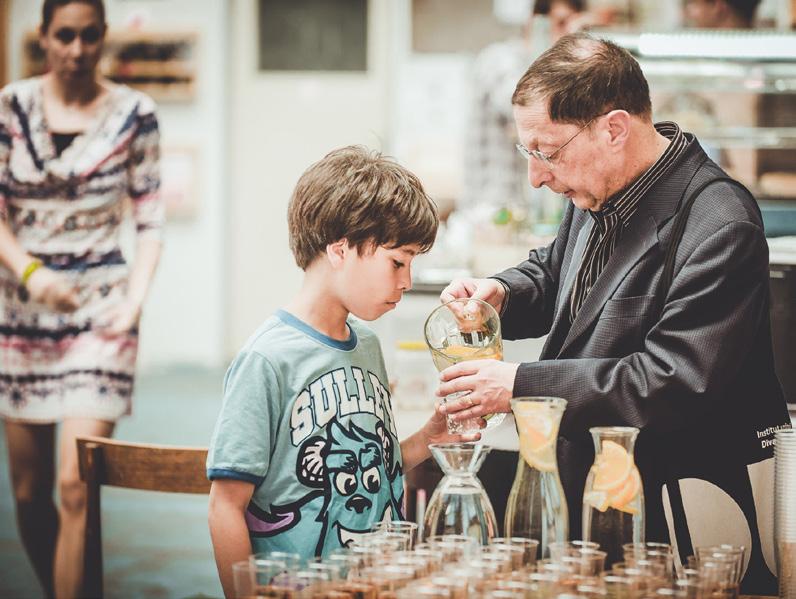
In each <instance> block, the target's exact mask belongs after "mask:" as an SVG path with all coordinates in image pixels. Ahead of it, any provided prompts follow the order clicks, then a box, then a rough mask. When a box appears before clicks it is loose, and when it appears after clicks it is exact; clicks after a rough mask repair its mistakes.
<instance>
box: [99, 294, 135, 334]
mask: <svg viewBox="0 0 796 599" xmlns="http://www.w3.org/2000/svg"><path fill="white" fill-rule="evenodd" d="M140 319H141V306H140V305H139V304H137V303H135V302H131V301H128V300H125V301H123V302H120V303H119V304H117V305H115V306H113V307H112V308H110V309H109V310H107V311H106V312H105V313H104V314H103V315H102V316H101V317H100V318H99V319H98V321H97V324H96V329H97V332H98V333H99V334H100V335H102V336H103V337H116V336H118V335H124V334H125V333H128V332H130V331H131V330H132V329H133V328H135V327H136V326H138V321H139V320H140Z"/></svg>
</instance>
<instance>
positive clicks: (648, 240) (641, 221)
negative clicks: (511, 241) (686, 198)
mask: <svg viewBox="0 0 796 599" xmlns="http://www.w3.org/2000/svg"><path fill="white" fill-rule="evenodd" d="M705 158H706V157H705V154H704V152H703V151H702V149H701V148H700V146H699V143H698V142H697V141H696V140H695V139H693V137H691V141H690V144H689V148H688V150H686V152H685V154H684V156H683V157H682V159H681V161H680V163H679V164H678V165H673V166H672V167H671V168H670V169H669V171H668V172H667V173H666V174H664V175H663V177H662V178H661V179H659V180H658V182H657V183H656V184H655V185H653V186H652V188H651V189H650V190H649V191H648V192H647V193H646V194H645V195H644V197H643V198H641V200H640V202H639V207H638V210H637V211H636V213H635V214H634V215H633V217H632V218H631V220H630V223H629V225H628V227H627V228H626V229H625V230H624V231H623V232H622V237H621V238H620V239H619V243H618V244H617V246H616V248H615V249H614V252H613V254H612V255H611V258H610V259H609V260H608V264H606V266H605V269H604V270H603V271H602V273H600V276H599V277H598V278H597V281H596V282H595V284H594V287H592V289H591V291H590V292H589V294H588V295H587V296H586V299H585V300H584V302H583V305H582V306H581V308H580V311H579V312H578V315H577V316H576V317H575V320H574V321H573V323H572V326H571V328H570V329H569V333H568V334H567V336H566V338H565V339H564V342H563V343H562V345H561V349H560V350H559V352H558V355H557V357H561V355H562V354H563V353H564V351H565V350H566V349H567V348H568V347H569V346H571V345H572V344H573V343H574V342H575V341H576V340H577V339H578V338H579V337H580V336H581V335H583V334H584V333H586V332H587V331H588V330H589V329H590V328H591V325H592V323H593V322H594V321H595V320H596V319H597V318H598V317H599V316H600V313H601V312H602V310H603V306H605V303H606V302H607V301H608V300H609V299H611V297H612V296H613V294H614V292H615V291H616V288H617V287H618V286H619V284H620V283H621V282H622V280H623V279H624V278H625V277H626V276H627V274H628V273H629V272H630V271H631V270H632V269H633V267H634V266H635V265H636V264H637V263H638V261H639V260H640V259H641V258H642V257H643V256H644V255H645V254H646V253H647V252H648V251H650V249H651V248H653V247H654V246H656V245H658V243H659V240H658V231H659V230H660V228H661V226H662V225H663V224H664V223H666V222H667V221H668V220H669V219H670V218H671V217H672V216H674V214H675V212H676V211H677V207H678V204H679V202H680V199H681V198H682V195H683V192H684V191H685V189H686V188H687V187H688V184H689V183H690V182H691V180H692V179H693V177H694V175H695V174H696V172H697V170H698V168H699V166H701V164H702V163H703V162H704V161H705ZM584 228H585V227H584ZM573 264H574V261H573ZM569 274H570V273H567V276H569ZM568 317H569V316H568V313H567V312H566V311H562V310H559V313H558V315H557V317H556V322H554V325H553V326H554V328H555V327H556V326H558V325H560V322H559V321H560V320H561V319H562V318H568Z"/></svg>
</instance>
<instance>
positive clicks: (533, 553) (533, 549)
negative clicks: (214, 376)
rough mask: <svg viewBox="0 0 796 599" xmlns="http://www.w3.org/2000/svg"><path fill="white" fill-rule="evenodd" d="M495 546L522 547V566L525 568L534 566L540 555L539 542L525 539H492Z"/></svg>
mask: <svg viewBox="0 0 796 599" xmlns="http://www.w3.org/2000/svg"><path fill="white" fill-rule="evenodd" d="M491 544H493V545H510V546H512V547H521V548H522V551H523V556H522V565H523V566H524V567H528V566H533V565H534V564H535V563H536V558H537V555H538V553H539V541H537V540H536V539H528V538H525V537H495V538H494V539H492V542H491Z"/></svg>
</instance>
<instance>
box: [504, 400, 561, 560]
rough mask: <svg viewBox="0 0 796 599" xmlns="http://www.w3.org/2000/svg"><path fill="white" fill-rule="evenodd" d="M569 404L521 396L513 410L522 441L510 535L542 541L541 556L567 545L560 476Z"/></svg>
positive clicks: (509, 514)
mask: <svg viewBox="0 0 796 599" xmlns="http://www.w3.org/2000/svg"><path fill="white" fill-rule="evenodd" d="M566 405H567V402H566V400H564V399H561V398H559V397H517V398H514V399H512V400H511V411H512V412H513V413H514V422H515V423H516V425H517V434H518V435H519V437H520V458H519V460H518V463H517V474H516V476H515V477H514V484H513V485H512V487H511V492H510V493H509V500H508V504H507V505H506V520H505V522H504V527H505V536H507V537H530V538H532V539H537V540H539V541H540V545H539V547H540V551H541V557H542V558H546V557H549V550H548V547H549V545H550V543H554V542H557V541H566V540H567V537H568V532H569V515H568V512H567V500H566V498H565V497H564V489H563V487H562V486H561V479H560V478H559V476H558V463H557V461H556V445H557V441H558V426H559V424H560V423H561V416H563V414H564V408H565V407H566Z"/></svg>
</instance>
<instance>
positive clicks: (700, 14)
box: [684, 0, 760, 29]
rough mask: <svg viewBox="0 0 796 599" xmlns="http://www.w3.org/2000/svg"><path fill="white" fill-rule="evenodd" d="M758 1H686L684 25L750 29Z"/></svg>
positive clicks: (752, 25) (705, 27)
mask: <svg viewBox="0 0 796 599" xmlns="http://www.w3.org/2000/svg"><path fill="white" fill-rule="evenodd" d="M759 4H760V0H686V2H685V7H684V16H685V24H686V26H688V27H698V28H701V29H751V28H752V27H754V22H755V12H756V11H757V7H758V5H759Z"/></svg>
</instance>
